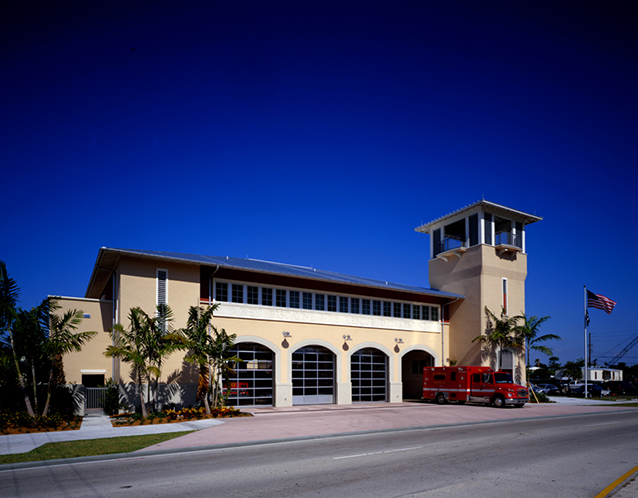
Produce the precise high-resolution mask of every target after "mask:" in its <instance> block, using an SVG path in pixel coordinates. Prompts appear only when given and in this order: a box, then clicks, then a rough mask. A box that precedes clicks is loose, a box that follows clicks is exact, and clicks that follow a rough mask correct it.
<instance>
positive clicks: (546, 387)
mask: <svg viewBox="0 0 638 498" xmlns="http://www.w3.org/2000/svg"><path fill="white" fill-rule="evenodd" d="M537 387H538V389H539V390H540V391H542V392H544V393H545V394H547V395H548V396H557V395H559V394H560V389H558V387H556V386H555V385H554V384H538V386H537Z"/></svg>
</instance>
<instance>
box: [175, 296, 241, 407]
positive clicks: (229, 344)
mask: <svg viewBox="0 0 638 498" xmlns="http://www.w3.org/2000/svg"><path fill="white" fill-rule="evenodd" d="M218 306H219V305H218V304H214V305H212V306H209V307H208V308H206V309H204V308H200V307H197V306H191V308H190V309H189V312H188V322H187V325H186V328H185V329H182V330H181V334H182V337H183V338H184V343H183V344H184V345H183V347H184V348H186V349H188V352H187V353H186V356H185V357H184V360H185V361H186V362H188V363H191V364H195V365H198V367H199V376H198V377H199V379H198V387H197V397H198V399H203V400H204V407H205V408H206V413H207V414H210V413H211V412H210V404H209V401H208V397H209V396H212V400H213V406H217V405H218V404H219V400H220V391H221V389H220V388H219V377H220V375H222V374H223V373H224V372H226V371H229V370H230V367H229V365H228V363H229V362H231V361H240V360H239V358H237V357H236V356H235V355H232V354H231V353H230V350H231V349H232V348H233V345H234V342H235V337H236V335H235V334H232V335H228V334H227V333H226V331H225V330H224V329H221V330H217V328H216V327H215V326H214V325H212V323H211V320H212V318H213V313H214V312H215V310H216V309H217V308H218ZM211 380H212V382H211Z"/></svg>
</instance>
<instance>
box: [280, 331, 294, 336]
mask: <svg viewBox="0 0 638 498" xmlns="http://www.w3.org/2000/svg"><path fill="white" fill-rule="evenodd" d="M282 334H283V336H284V337H292V336H291V335H290V332H288V331H287V330H284V331H283V332H282Z"/></svg>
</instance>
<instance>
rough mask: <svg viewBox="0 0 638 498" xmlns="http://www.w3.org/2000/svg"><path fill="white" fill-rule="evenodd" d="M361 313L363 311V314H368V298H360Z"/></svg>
mask: <svg viewBox="0 0 638 498" xmlns="http://www.w3.org/2000/svg"><path fill="white" fill-rule="evenodd" d="M361 313H363V314H364V315H369V314H370V300H369V299H362V300H361Z"/></svg>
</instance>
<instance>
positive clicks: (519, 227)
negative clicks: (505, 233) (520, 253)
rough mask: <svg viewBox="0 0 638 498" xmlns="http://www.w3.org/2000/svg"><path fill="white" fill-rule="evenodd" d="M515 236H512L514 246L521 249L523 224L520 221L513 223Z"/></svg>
mask: <svg viewBox="0 0 638 498" xmlns="http://www.w3.org/2000/svg"><path fill="white" fill-rule="evenodd" d="M514 227H515V228H516V234H515V235H514V245H515V246H516V247H520V248H521V249H523V224H522V223H521V222H520V221H517V222H516V223H514Z"/></svg>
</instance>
